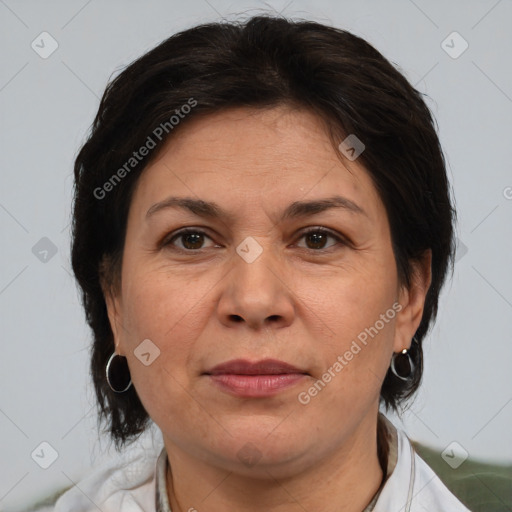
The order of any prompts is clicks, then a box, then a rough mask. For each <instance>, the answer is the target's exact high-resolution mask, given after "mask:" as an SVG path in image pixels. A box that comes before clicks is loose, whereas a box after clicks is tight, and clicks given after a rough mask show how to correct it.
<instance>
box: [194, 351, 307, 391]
mask: <svg viewBox="0 0 512 512" xmlns="http://www.w3.org/2000/svg"><path fill="white" fill-rule="evenodd" d="M204 375H206V376H208V377H209V378H210V380H211V381H212V383H213V384H214V385H216V386H217V387H218V388H219V389H220V390H221V391H224V392H227V393H229V394H231V395H234V396H238V397H245V398H250V397H253V398H256V397H266V396H272V395H275V394H277V393H279V392H281V391H284V390H285V389H289V388H290V387H292V386H295V385H296V384H298V383H299V382H300V381H302V380H303V379H305V378H306V377H307V376H308V375H309V374H308V373H307V372H306V371H305V370H302V369H300V368H297V367H295V366H292V365H291V364H288V363H285V362H284V361H278V360H277V359H264V360H261V361H257V362H254V363H252V362H250V361H247V360H244V359H234V360H231V361H227V362H225V363H221V364H218V365H217V366H214V367H213V368H211V369H210V370H208V371H206V372H205V373H204Z"/></svg>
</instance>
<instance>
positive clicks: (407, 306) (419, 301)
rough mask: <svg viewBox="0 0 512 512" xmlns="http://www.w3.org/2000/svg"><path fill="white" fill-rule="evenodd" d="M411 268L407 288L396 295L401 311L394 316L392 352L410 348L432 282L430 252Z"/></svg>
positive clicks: (403, 288)
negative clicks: (409, 281)
mask: <svg viewBox="0 0 512 512" xmlns="http://www.w3.org/2000/svg"><path fill="white" fill-rule="evenodd" d="M412 267H413V270H412V275H411V283H410V286H409V288H407V287H406V286H405V285H404V286H402V287H401V288H400V291H399V294H398V302H399V303H400V305H401V306H402V309H401V310H400V312H399V313H398V315H397V316H396V323H395V342H394V345H393V351H394V352H401V351H402V350H403V349H404V348H406V349H408V348H409V347H410V346H411V341H412V337H413V336H414V333H415V332H416V330H417V329H418V327H419V325H420V323H421V318H422V316H423V309H424V306H425V299H426V296H427V292H428V289H429V288H430V283H431V282H432V250H431V249H428V250H426V251H425V252H424V253H423V256H422V258H421V259H420V260H418V261H414V262H413V263H412Z"/></svg>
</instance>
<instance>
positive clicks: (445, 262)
mask: <svg viewBox="0 0 512 512" xmlns="http://www.w3.org/2000/svg"><path fill="white" fill-rule="evenodd" d="M75 178H76V191H75V203H74V224H73V228H74V229H73V247H72V263H73V270H74V272H75V275H76V278H77V280H78V282H79V284H80V286H81V289H82V292H83V301H84V307H85V310H86V315H87V320H88V323H89V325H90V326H91V328H92V330H93V334H94V345H93V349H92V373H93V379H94V385H95V389H96V394H97V398H98V402H99V407H100V411H101V414H102V416H103V418H104V419H105V420H106V421H107V425H108V430H109V432H110V434H111V436H112V439H113V440H114V441H115V442H116V446H117V447H119V448H120V447H122V446H123V445H124V444H126V443H127V442H128V441H129V440H131V439H134V438H136V437H137V436H139V435H140V434H141V433H142V432H143V431H144V430H145V429H146V428H147V427H148V425H150V424H151V422H154V424H156V426H157V427H158V429H159V430H160V431H161V433H162V438H163V446H161V447H160V448H161V450H160V449H159V450H158V452H157V453H155V454H150V453H145V454H143V455H142V457H136V456H133V457H131V456H127V460H126V463H125V465H123V466H121V467H118V466H116V467H110V468H106V469H105V468H100V469H99V470H98V471H97V472H96V473H94V474H93V475H91V476H90V477H89V478H88V479H86V480H84V481H83V482H81V483H79V484H78V485H77V486H76V487H74V488H72V489H71V490H69V491H68V492H67V493H65V494H64V495H63V496H62V497H61V498H60V499H59V500H58V501H57V504H56V506H55V509H54V510H55V511H58V512H60V511H68V510H73V511H81V510H97V509H98V508H99V509H100V510H102V511H104V512H106V511H110V510H123V511H132V510H133V511H142V510H144V511H149V510H151V511H153V510H160V511H165V510H172V511H173V512H177V511H193V510H197V511H199V512H201V511H202V510H205V511H206V510H208V511H209V512H218V511H231V510H240V509H243V510H246V511H248V510H249V511H250V510H266V511H279V512H288V511H296V510H297V511H299V510H301V511H303V510H308V511H322V512H330V511H333V512H334V511H337V512H339V511H345V512H356V511H357V512H360V511H363V510H364V511H370V510H374V511H383V512H384V511H385V512H391V511H399V510H404V511H411V512H413V511H420V510H421V511H423V510H429V511H434V510H436V511H438V510H449V511H459V510H460V511H463V510H468V509H467V508H466V507H465V506H464V505H462V504H461V503H460V502H459V501H458V500H457V499H456V498H455V497H454V496H453V495H452V494H451V493H450V492H449V491H448V490H447V489H446V488H445V487H444V485H443V484H442V483H441V481H440V480H439V479H438V478H437V476H436V475H435V474H434V473H433V472H432V470H431V469H430V468H429V467H428V466H427V465H426V464H425V463H424V462H423V461H422V460H421V459H420V458H419V457H418V456H417V455H416V454H415V453H414V451H413V450H412V447H411V444H410V442H409V440H408V439H407V437H406V436H405V434H404V433H402V432H401V431H398V430H397V429H395V427H393V425H392V424H391V423H390V422H389V421H388V420H387V419H386V418H385V417H384V416H383V415H382V414H380V413H379V405H380V404H381V405H383V406H385V407H387V408H388V409H398V408H399V406H400V405H401V404H402V403H404V401H405V400H407V399H408V398H410V397H411V396H412V395H413V394H414V392H415V391H416V389H417V388H418V386H419V384H420V380H421V374H422V341H423V339H424V337H425V335H426V333H427V331H428V329H429V327H430V326H431V324H432V322H433V321H434V319H435V316H436V313H437V307H438V298H439V293H440V290H441V287H442V285H443V282H444V280H445V277H446V274H447V271H448V268H449V266H450V263H452V261H453V252H454V242H453V221H454V209H453V207H452V204H451V199H450V193H449V184H448V181H447V177H446V171H445V163H444V159H443V155H442V151H441V148H440V145H439V141H438V138H437V135H436V131H435V128H434V123H433V120H432V118H431V115H430V113H429V110H428V108H427V107H426V105H425V103H424V101H423V100H422V98H421V96H420V94H419V93H418V92H417V91H416V90H415V89H414V88H413V87H412V86H411V85H410V84H409V83H408V82H407V81H406V79H405V78H404V77H403V76H402V75H401V74H400V73H399V72H398V71H397V70H396V69H395V68H394V67H393V66H392V65H391V64H390V63H389V62H388V61H387V60H386V59H385V58H384V57H383V56H382V55H381V54H380V53H379V52H377V51H376V50H375V49H374V48H373V47H371V46H370V45H369V44H368V43H366V42H365V41H363V40H362V39H360V38H358V37H356V36H354V35H352V34H350V33H347V32H344V31H342V30H338V29H334V28H331V27H327V26H324V25H321V24H317V23H313V22H295V21H289V20H285V19H280V18H272V17H256V18H252V19H250V20H248V21H247V22H246V23H239V24H237V23H215V24H208V25H203V26H199V27H195V28H193V29H190V30H187V31H184V32H182V33H179V34H177V35H175V36H173V37H171V38H170V39H168V40H167V41H164V42H163V43H162V44H160V45H159V46H157V47H156V48H155V49H153V50H152V51H150V52H149V53H147V54H146V55H144V56H142V57H141V58H140V59H138V60H137V61H136V62H134V63H133V64H131V65H130V66H129V67H128V68H126V69H125V70H124V71H123V72H122V73H121V74H120V75H119V76H118V77H117V78H116V79H115V80H113V82H112V83H111V84H110V85H109V86H108V88H107V90H106V92H105V94H104V96H103V99H102V101H101V105H100V107H99V111H98V114H97V116H96V119H95V121H94V125H93V127H92V132H91V134H90V137H89V139H88V141H87V142H86V144H85V145H84V146H83V148H82V149H81V151H80V153H79V155H78V157H77V159H76V164H75ZM157 455H158V457H157Z"/></svg>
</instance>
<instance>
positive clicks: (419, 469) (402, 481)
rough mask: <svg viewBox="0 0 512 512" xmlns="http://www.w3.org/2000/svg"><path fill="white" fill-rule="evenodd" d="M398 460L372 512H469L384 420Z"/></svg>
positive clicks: (408, 443) (404, 437)
mask: <svg viewBox="0 0 512 512" xmlns="http://www.w3.org/2000/svg"><path fill="white" fill-rule="evenodd" d="M386 425H387V427H388V429H389V430H390V431H391V432H392V436H391V437H392V441H391V442H392V443H394V447H392V449H394V450H396V454H397V460H396V465H395V468H394V469H393V472H392V473H391V474H390V475H389V477H388V479H387V481H386V483H385V485H384V487H383V488H382V491H381V494H380V496H379V499H378V501H377V504H376V506H375V509H374V510H375V512H388V511H389V510H395V509H396V510H403V511H404V512H426V511H428V512H431V511H432V510H439V511H445V510H446V511H448V510H449V511H450V512H470V511H469V509H468V508H466V507H465V505H463V504H462V503H461V502H460V501H459V500H458V499H457V498H456V497H455V496H454V495H453V494H452V493H451V492H450V491H449V490H448V488H447V487H446V486H445V485H444V484H443V482H442V481H441V480H440V479H439V477H438V476H437V475H436V474H435V473H434V472H433V471H432V469H431V468H430V467H429V466H428V465H427V463H426V462H425V461H423V459H421V458H420V456H419V455H418V454H417V453H416V452H415V450H414V448H413V446H412V444H411V442H410V441H409V439H408V437H407V436H406V435H405V433H404V432H402V431H401V430H399V429H396V428H395V427H394V426H393V425H392V424H391V423H390V422H389V421H387V420H386Z"/></svg>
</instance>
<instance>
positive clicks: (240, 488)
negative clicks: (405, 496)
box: [165, 417, 387, 512]
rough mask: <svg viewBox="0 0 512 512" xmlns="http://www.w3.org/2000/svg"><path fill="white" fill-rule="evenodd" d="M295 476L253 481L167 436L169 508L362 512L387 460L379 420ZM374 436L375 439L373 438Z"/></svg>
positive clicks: (213, 511) (212, 511) (217, 511)
mask: <svg viewBox="0 0 512 512" xmlns="http://www.w3.org/2000/svg"><path fill="white" fill-rule="evenodd" d="M367 423H368V425H365V424H361V425H360V426H359V427H358V429H357V432H354V434H353V435H351V436H350V438H349V439H346V440H345V441H344V442H343V445H342V446H337V447H333V450H332V452H331V453H330V454H329V456H328V457H324V458H322V459H321V460H319V461H317V462H316V463H315V464H313V465H311V466H308V467H307V469H306V470H302V471H300V472H298V473H297V474H292V475H291V476H287V477H277V478H276V477H275V476H273V474H272V473H273V472H272V470H269V471H268V472H267V473H268V478H265V479H255V478H250V477H247V476H245V475H240V474H237V473H236V472H233V471H227V470H225V469H221V468H219V467H217V466H214V465H211V464H209V463H205V462H204V461H203V460H200V459H198V458H197V457H193V456H191V455H190V454H189V453H187V452H186V451H183V450H181V449H180V448H179V447H178V446H177V445H176V444H174V443H172V442H169V441H168V440H165V448H166V451H167V454H168V458H169V464H170V468H172V473H171V471H168V473H167V494H168V496H169V503H170V506H171V509H172V511H173V512H194V511H199V512H201V511H202V510H206V509H207V510H208V511H209V512H224V511H226V510H237V509H239V510H242V509H243V510H244V511H246V512H253V511H254V512H256V511H258V512H259V511H261V510H262V509H264V510H266V511H269V512H304V510H309V511H322V512H361V511H362V510H364V508H365V507H366V506H367V505H368V503H369V502H370V501H371V499H372V498H373V496H374V495H375V493H376V492H377V491H378V490H379V488H380V486H381V483H382V481H383V478H384V476H385V472H383V470H382V468H383V467H384V468H385V467H386V461H387V439H386V434H385V427H383V425H379V427H378V426H377V418H376V417H375V418H373V422H367ZM377 440H378V442H377Z"/></svg>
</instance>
